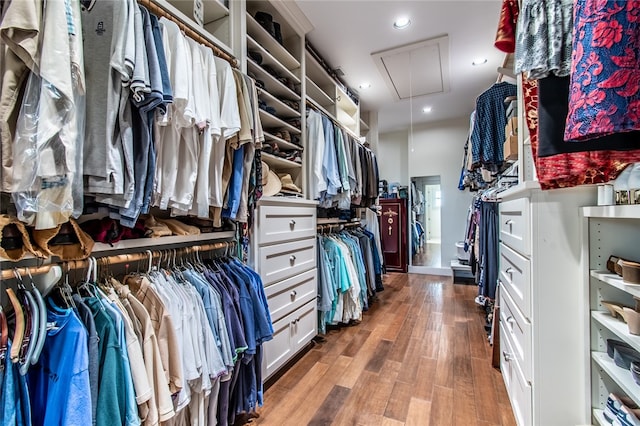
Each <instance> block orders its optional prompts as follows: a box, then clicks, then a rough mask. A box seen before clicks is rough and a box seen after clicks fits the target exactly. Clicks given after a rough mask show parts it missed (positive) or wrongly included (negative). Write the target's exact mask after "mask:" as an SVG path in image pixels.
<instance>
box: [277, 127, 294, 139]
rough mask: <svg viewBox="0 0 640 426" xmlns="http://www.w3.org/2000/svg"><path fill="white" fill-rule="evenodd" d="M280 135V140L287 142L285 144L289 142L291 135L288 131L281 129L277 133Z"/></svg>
mask: <svg viewBox="0 0 640 426" xmlns="http://www.w3.org/2000/svg"><path fill="white" fill-rule="evenodd" d="M279 132H280V133H281V134H282V139H283V140H285V141H287V142H291V133H289V131H288V130H286V129H281V130H280V131H279Z"/></svg>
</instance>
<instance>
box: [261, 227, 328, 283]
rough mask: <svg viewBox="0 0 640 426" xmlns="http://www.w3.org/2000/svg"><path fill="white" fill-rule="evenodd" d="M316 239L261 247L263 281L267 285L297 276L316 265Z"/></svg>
mask: <svg viewBox="0 0 640 426" xmlns="http://www.w3.org/2000/svg"><path fill="white" fill-rule="evenodd" d="M316 245H317V243H316V239H315V238H311V239H306V240H300V241H292V242H289V243H282V244H276V245H272V246H265V247H260V249H259V250H260V253H259V257H260V264H261V266H262V268H261V270H262V271H261V272H262V274H263V275H261V276H262V281H263V283H264V285H265V286H269V285H271V284H273V283H275V282H278V281H280V280H283V279H285V278H289V277H292V276H296V275H298V274H300V273H301V272H304V271H307V270H309V269H311V268H315V266H316Z"/></svg>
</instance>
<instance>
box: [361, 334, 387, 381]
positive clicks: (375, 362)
mask: <svg viewBox="0 0 640 426" xmlns="http://www.w3.org/2000/svg"><path fill="white" fill-rule="evenodd" d="M392 346H393V342H390V341H389V340H384V339H383V340H381V341H380V343H378V346H377V347H376V349H375V352H374V353H373V356H372V357H371V358H370V359H369V362H368V363H367V365H366V367H364V369H365V370H367V371H373V372H374V373H379V372H380V369H381V368H382V366H383V365H384V363H385V361H386V360H387V357H388V356H389V352H390V351H391V347H392Z"/></svg>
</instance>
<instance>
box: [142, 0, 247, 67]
mask: <svg viewBox="0 0 640 426" xmlns="http://www.w3.org/2000/svg"><path fill="white" fill-rule="evenodd" d="M138 3H139V4H140V5H142V6H144V7H146V8H147V9H148V10H149V12H151V13H153V14H154V15H156V16H158V17H161V16H164V17H165V18H167V19H169V20H170V21H173V22H175V23H176V24H177V25H178V26H179V27H180V29H181V30H182V32H183V33H184V35H186V36H187V37H189V38H192V39H193V40H195V41H197V42H198V43H201V44H204V45H205V46H207V47H209V48H211V50H213V53H214V54H215V55H216V56H218V57H220V58H222V59H224V60H226V61H228V62H229V63H230V64H231V66H232V67H234V68H239V66H238V61H237V59H236V58H234V57H233V56H231V55H230V54H228V53H227V52H225V51H224V50H222V49H221V48H219V47H218V46H216V44H215V43H214V42H212V41H211V40H209V39H208V38H206V37H204V36H202V35H201V34H200V33H199V32H198V31H197V30H196V29H194V28H193V27H192V24H191V23H188V22H185V21H183V20H182V19H180V17H178V16H176V15H173V14H172V13H171V12H169V11H167V10H166V9H165V8H163V7H162V6H161V5H159V4H157V3H155V2H154V1H153V0H138Z"/></svg>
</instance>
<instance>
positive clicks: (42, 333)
mask: <svg viewBox="0 0 640 426" xmlns="http://www.w3.org/2000/svg"><path fill="white" fill-rule="evenodd" d="M55 268H56V270H58V271H60V272H62V268H60V267H59V266H57V265H56V266H55ZM49 271H51V270H49ZM27 274H28V275H29V279H30V281H31V293H32V294H33V296H34V299H35V300H36V304H37V305H38V312H39V318H38V326H37V327H38V336H37V339H34V340H35V343H34V345H33V351H32V352H31V356H30V357H29V363H30V364H31V365H33V364H35V363H36V362H38V359H39V358H40V353H41V352H42V348H43V347H44V341H45V338H46V337H47V306H46V305H45V303H44V298H43V297H42V294H40V291H39V290H38V288H37V287H36V286H35V284H34V281H33V275H31V270H30V269H29V268H27ZM47 274H48V273H47Z"/></svg>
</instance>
